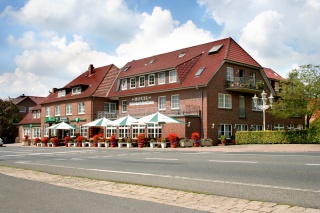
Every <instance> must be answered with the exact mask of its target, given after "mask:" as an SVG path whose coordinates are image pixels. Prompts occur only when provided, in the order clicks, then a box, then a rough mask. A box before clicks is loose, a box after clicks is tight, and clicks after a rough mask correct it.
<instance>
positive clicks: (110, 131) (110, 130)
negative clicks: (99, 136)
mask: <svg viewBox="0 0 320 213" xmlns="http://www.w3.org/2000/svg"><path fill="white" fill-rule="evenodd" d="M111 135H117V127H116V126H107V128H106V138H110V137H111Z"/></svg>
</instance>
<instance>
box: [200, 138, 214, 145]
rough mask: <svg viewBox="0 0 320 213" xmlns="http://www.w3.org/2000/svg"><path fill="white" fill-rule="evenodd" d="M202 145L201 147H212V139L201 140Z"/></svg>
mask: <svg viewBox="0 0 320 213" xmlns="http://www.w3.org/2000/svg"><path fill="white" fill-rule="evenodd" d="M200 145H201V146H212V139H209V138H207V139H201V140H200Z"/></svg>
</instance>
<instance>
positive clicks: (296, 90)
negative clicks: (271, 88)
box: [271, 64, 320, 128]
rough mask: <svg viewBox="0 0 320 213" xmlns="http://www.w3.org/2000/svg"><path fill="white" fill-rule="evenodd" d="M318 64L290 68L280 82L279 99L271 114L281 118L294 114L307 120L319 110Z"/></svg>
mask: <svg viewBox="0 0 320 213" xmlns="http://www.w3.org/2000/svg"><path fill="white" fill-rule="evenodd" d="M319 85H320V65H317V66H316V65H311V64H309V65H303V66H300V67H299V69H295V70H292V71H291V72H290V73H289V75H288V78H287V79H285V80H283V81H281V82H280V99H278V100H277V101H276V102H275V103H274V105H273V108H272V110H271V114H273V115H275V116H277V117H281V118H292V117H296V116H306V117H307V128H309V120H310V119H311V117H312V116H314V114H315V113H316V112H317V111H319V110H320V87H319Z"/></svg>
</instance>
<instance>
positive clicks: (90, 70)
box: [88, 64, 94, 76]
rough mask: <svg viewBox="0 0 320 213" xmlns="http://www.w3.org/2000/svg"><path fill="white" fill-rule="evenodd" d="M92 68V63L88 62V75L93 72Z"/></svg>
mask: <svg viewBox="0 0 320 213" xmlns="http://www.w3.org/2000/svg"><path fill="white" fill-rule="evenodd" d="M93 70H94V67H93V65H92V64H90V65H89V67H88V76H90V75H92V74H93Z"/></svg>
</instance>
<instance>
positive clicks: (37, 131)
mask: <svg viewBox="0 0 320 213" xmlns="http://www.w3.org/2000/svg"><path fill="white" fill-rule="evenodd" d="M32 138H41V128H40V127H33V128H32Z"/></svg>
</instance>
